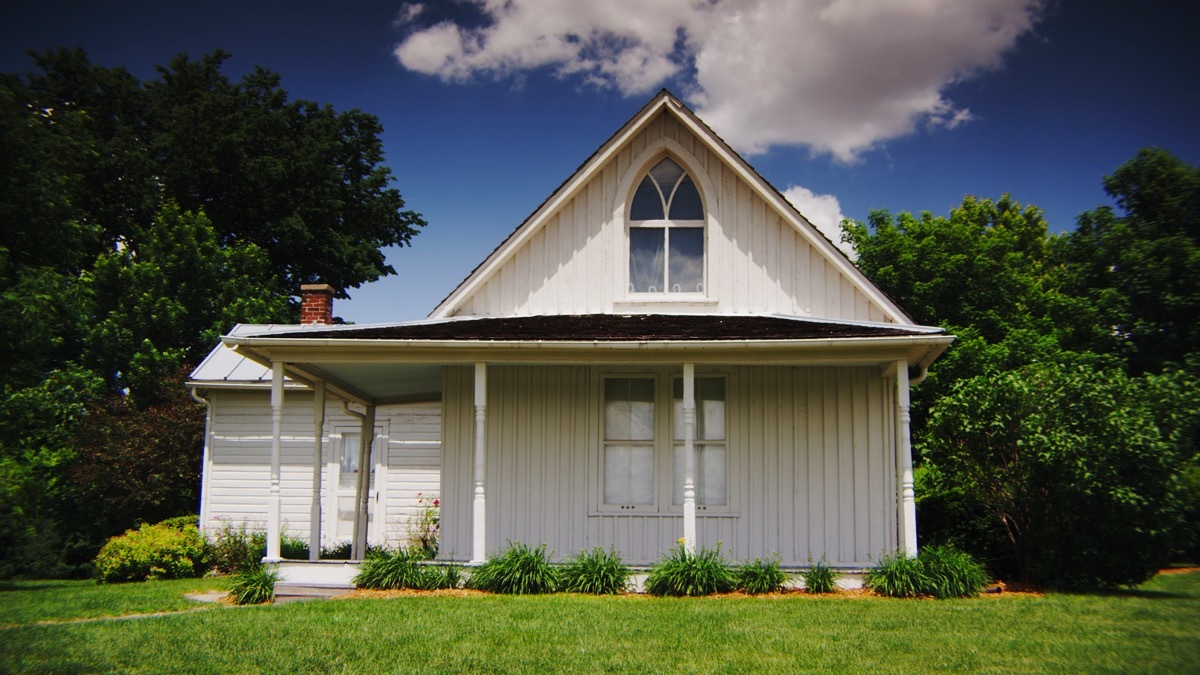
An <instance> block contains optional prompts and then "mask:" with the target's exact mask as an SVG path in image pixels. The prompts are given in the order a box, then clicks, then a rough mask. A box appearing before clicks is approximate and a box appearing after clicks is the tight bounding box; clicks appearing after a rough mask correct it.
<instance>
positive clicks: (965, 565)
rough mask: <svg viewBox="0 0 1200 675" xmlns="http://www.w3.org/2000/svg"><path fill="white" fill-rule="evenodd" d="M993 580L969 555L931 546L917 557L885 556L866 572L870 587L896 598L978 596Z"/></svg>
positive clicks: (901, 554)
mask: <svg viewBox="0 0 1200 675" xmlns="http://www.w3.org/2000/svg"><path fill="white" fill-rule="evenodd" d="M989 580H990V578H989V577H988V574H987V571H986V570H985V569H984V568H983V566H982V565H980V564H979V563H978V562H976V561H975V559H974V558H972V557H971V556H970V555H969V554H967V553H963V552H962V551H960V550H958V549H956V548H954V547H953V546H949V545H945V546H930V547H928V548H924V549H921V552H920V553H919V554H918V555H917V557H915V558H910V557H909V556H908V555H906V554H904V553H903V552H900V551H897V552H896V553H895V554H893V555H887V556H884V557H883V559H882V560H880V561H879V565H877V566H876V567H875V568H874V569H872V570H871V571H870V572H867V577H866V579H865V584H866V586H867V588H870V589H872V590H874V591H875V592H876V593H878V594H880V595H886V596H888V597H893V598H913V597H917V596H922V595H924V596H933V597H935V598H965V597H970V596H973V595H977V594H978V593H979V591H980V590H982V589H983V587H984V586H985V585H987V583H988V581H989Z"/></svg>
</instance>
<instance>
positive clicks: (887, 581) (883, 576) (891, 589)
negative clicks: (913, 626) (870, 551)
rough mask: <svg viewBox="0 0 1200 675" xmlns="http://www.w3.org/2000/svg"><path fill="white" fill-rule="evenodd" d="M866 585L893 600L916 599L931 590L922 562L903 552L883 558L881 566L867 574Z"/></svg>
mask: <svg viewBox="0 0 1200 675" xmlns="http://www.w3.org/2000/svg"><path fill="white" fill-rule="evenodd" d="M864 583H865V585H866V587H867V588H869V589H871V590H873V591H875V592H876V593H878V594H880V595H886V596H888V597H891V598H915V597H917V596H918V595H924V594H926V592H927V589H928V588H929V580H928V579H927V578H926V577H925V569H924V566H923V565H921V562H920V560H918V559H917V558H910V557H908V555H906V554H905V553H904V552H903V551H897V552H896V553H894V554H892V555H885V556H883V558H882V559H880V561H879V564H878V565H876V566H875V567H874V568H872V569H871V570H870V571H869V572H867V576H866V579H865V580H864Z"/></svg>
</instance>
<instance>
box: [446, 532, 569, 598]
mask: <svg viewBox="0 0 1200 675" xmlns="http://www.w3.org/2000/svg"><path fill="white" fill-rule="evenodd" d="M468 586H469V587H470V588H474V589H477V590H480V591H487V592H489V593H505V594H510V595H536V594H540V593H553V592H555V591H556V590H558V586H559V574H558V570H556V569H555V568H554V567H553V566H552V565H551V564H550V558H549V555H548V554H547V553H546V545H545V544H542V545H541V546H538V547H536V548H532V547H530V546H527V545H525V544H522V543H519V542H518V543H510V544H509V546H508V548H507V549H506V550H505V551H504V552H503V553H501V554H500V555H499V556H496V557H493V558H488V560H487V562H485V563H483V564H482V565H480V566H479V567H476V568H475V570H474V571H473V572H472V573H471V578H470V579H469V580H468Z"/></svg>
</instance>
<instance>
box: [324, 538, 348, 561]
mask: <svg viewBox="0 0 1200 675" xmlns="http://www.w3.org/2000/svg"><path fill="white" fill-rule="evenodd" d="M353 550H354V549H353V547H352V546H351V545H350V542H348V541H339V542H338V543H336V544H334V545H332V546H324V547H322V548H321V557H322V558H324V559H325V560H349V559H350V554H351V553H352V552H353Z"/></svg>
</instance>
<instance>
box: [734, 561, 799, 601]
mask: <svg viewBox="0 0 1200 675" xmlns="http://www.w3.org/2000/svg"><path fill="white" fill-rule="evenodd" d="M736 574H737V587H738V588H740V589H742V590H743V591H746V592H747V593H749V594H750V595H761V594H763V593H778V592H779V591H781V590H783V582H785V581H787V575H786V574H784V573H783V570H781V569H779V561H778V560H762V559H760V558H755V559H754V560H751V561H750V562H747V563H746V564H744V565H742V566H741V567H739V568H738V569H737V573H736Z"/></svg>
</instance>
